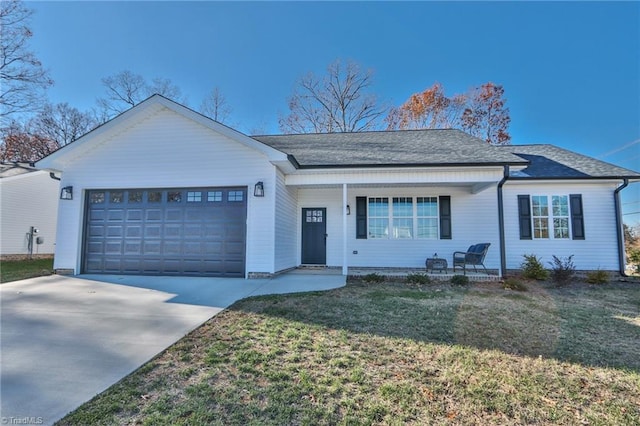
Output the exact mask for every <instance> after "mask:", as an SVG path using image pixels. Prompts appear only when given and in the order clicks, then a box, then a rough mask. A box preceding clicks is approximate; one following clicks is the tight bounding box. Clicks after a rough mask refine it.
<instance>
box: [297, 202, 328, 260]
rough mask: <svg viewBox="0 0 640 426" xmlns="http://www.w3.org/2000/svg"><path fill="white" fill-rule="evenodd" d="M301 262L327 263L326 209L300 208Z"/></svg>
mask: <svg viewBox="0 0 640 426" xmlns="http://www.w3.org/2000/svg"><path fill="white" fill-rule="evenodd" d="M302 263H303V264H305V265H325V264H326V263H327V209H325V208H317V209H316V208H314V209H302Z"/></svg>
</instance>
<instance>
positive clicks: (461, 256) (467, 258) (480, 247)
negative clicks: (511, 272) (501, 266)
mask: <svg viewBox="0 0 640 426" xmlns="http://www.w3.org/2000/svg"><path fill="white" fill-rule="evenodd" d="M490 245H491V243H480V244H474V245H472V246H470V247H469V249H468V250H467V251H456V252H453V272H454V273H455V272H456V266H459V267H461V268H462V271H463V273H464V274H465V275H466V274H467V265H472V266H473V270H474V271H475V272H477V271H478V270H477V269H476V266H477V265H481V266H482V267H483V268H484V271H485V272H487V268H486V267H485V266H484V258H485V256H486V255H487V251H489V246H490Z"/></svg>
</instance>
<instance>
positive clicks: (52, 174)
mask: <svg viewBox="0 0 640 426" xmlns="http://www.w3.org/2000/svg"><path fill="white" fill-rule="evenodd" d="M49 177H50V178H51V179H55V180H60V178H59V177H57V176H56V174H55V173H53V172H49Z"/></svg>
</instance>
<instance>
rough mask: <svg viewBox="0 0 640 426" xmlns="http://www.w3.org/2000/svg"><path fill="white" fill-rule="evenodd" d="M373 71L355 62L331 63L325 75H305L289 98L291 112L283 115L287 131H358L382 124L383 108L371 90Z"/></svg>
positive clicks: (282, 124)
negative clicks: (361, 67)
mask: <svg viewBox="0 0 640 426" xmlns="http://www.w3.org/2000/svg"><path fill="white" fill-rule="evenodd" d="M372 79H373V72H372V71H371V70H367V71H362V70H361V69H360V67H359V66H358V65H357V64H356V63H355V62H347V63H346V65H343V64H342V63H341V62H340V61H336V62H334V63H332V64H331V65H329V67H328V68H327V74H326V75H325V76H323V77H318V76H315V75H314V74H312V73H310V74H307V75H306V76H304V77H302V78H301V79H300V80H299V81H298V83H297V87H296V89H295V90H294V92H293V94H292V95H291V96H290V97H289V99H288V103H289V114H288V115H287V116H284V117H280V119H279V123H280V130H282V131H283V132H286V133H331V132H359V131H365V130H372V129H375V128H377V127H378V126H379V119H380V117H381V116H382V115H383V114H384V112H385V110H384V108H382V107H380V106H379V105H378V101H377V97H376V96H375V95H374V94H372V93H369V92H368V90H369V89H370V88H371V85H372Z"/></svg>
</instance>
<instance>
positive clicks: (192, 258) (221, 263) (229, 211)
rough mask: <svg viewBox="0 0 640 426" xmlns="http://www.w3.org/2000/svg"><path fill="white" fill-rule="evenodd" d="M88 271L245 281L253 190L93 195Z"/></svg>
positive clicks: (87, 211) (87, 233)
mask: <svg viewBox="0 0 640 426" xmlns="http://www.w3.org/2000/svg"><path fill="white" fill-rule="evenodd" d="M84 217H85V225H84V239H83V260H82V265H83V272H84V273H99V274H101V273H104V274H138V275H192V276H219V277H239V278H243V277H244V275H245V252H246V220H247V188H246V187H222V188H217V187H214V188H168V189H167V188H164V189H157V188H154V189H110V190H102V189H101V190H88V191H87V193H86V207H85V216H84Z"/></svg>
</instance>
